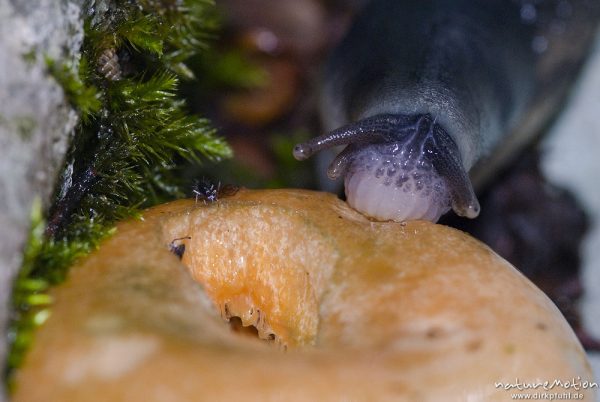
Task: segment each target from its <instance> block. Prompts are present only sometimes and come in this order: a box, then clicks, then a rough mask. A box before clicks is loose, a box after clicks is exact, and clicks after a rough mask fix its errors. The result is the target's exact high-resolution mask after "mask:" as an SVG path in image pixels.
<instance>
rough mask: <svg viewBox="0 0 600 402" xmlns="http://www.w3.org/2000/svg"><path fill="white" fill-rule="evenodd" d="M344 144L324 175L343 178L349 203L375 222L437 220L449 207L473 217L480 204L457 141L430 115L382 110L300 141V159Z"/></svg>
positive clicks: (296, 153)
mask: <svg viewBox="0 0 600 402" xmlns="http://www.w3.org/2000/svg"><path fill="white" fill-rule="evenodd" d="M338 145H347V146H346V148H345V149H344V150H343V151H342V152H341V153H340V154H339V155H338V156H337V157H336V158H335V159H334V160H333V162H332V163H331V165H330V166H329V169H328V172H327V174H328V176H329V178H331V179H337V178H338V177H341V176H344V184H345V189H346V197H347V200H348V203H349V204H350V205H351V206H352V207H353V208H355V209H357V210H358V211H360V212H362V213H364V214H365V215H368V216H371V217H373V218H375V219H378V220H394V221H405V220H411V219H425V220H429V221H432V222H436V221H437V220H438V219H439V218H440V216H441V215H443V214H444V213H446V212H448V211H449V210H450V208H452V209H453V210H454V212H456V214H458V215H460V216H464V217H467V218H475V217H476V216H477V215H478V214H479V202H478V201H477V197H476V196H475V193H474V191H473V187H472V185H471V182H470V180H469V177H468V175H467V172H465V169H464V167H463V165H462V160H461V159H462V158H461V156H460V152H459V150H458V147H457V146H456V143H455V142H454V141H453V140H452V138H451V137H450V136H449V135H448V133H446V131H445V130H444V129H443V128H442V127H441V126H440V125H439V124H437V123H436V121H435V120H434V119H433V118H432V117H431V116H430V115H427V114H426V115H416V116H406V115H391V114H383V115H377V116H374V117H369V118H366V119H363V120H360V121H358V122H356V123H352V124H349V125H347V126H344V127H341V128H339V129H336V130H333V131H332V132H330V133H329V134H326V135H323V136H320V137H316V138H314V139H312V140H311V141H308V142H306V143H303V144H298V145H296V147H295V148H294V157H295V158H296V159H298V160H304V159H307V158H309V157H310V156H312V155H313V154H315V153H316V152H319V151H321V150H323V149H326V148H330V147H334V146H338Z"/></svg>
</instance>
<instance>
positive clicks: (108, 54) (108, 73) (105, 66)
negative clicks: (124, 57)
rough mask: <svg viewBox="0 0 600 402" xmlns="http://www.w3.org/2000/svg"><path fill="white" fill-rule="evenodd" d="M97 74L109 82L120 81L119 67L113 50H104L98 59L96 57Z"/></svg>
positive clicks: (117, 57)
mask: <svg viewBox="0 0 600 402" xmlns="http://www.w3.org/2000/svg"><path fill="white" fill-rule="evenodd" d="M98 72H99V73H100V74H102V75H103V76H104V77H105V78H106V79H107V80H110V81H118V80H120V79H121V65H120V64H119V56H118V55H117V53H116V52H115V49H106V50H104V51H103V52H102V54H100V57H98Z"/></svg>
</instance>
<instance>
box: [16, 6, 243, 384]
mask: <svg viewBox="0 0 600 402" xmlns="http://www.w3.org/2000/svg"><path fill="white" fill-rule="evenodd" d="M92 5H93V7H92ZM94 10H95V11H94ZM87 11H88V12H87V13H86V15H87V16H88V17H87V18H86V21H85V32H84V34H85V35H84V42H83V48H82V57H81V60H80V63H79V66H78V69H77V70H76V72H73V70H72V69H71V68H69V67H68V66H65V65H61V64H59V63H56V62H54V61H52V60H48V61H47V66H48V71H49V73H50V74H51V75H52V76H53V77H54V78H55V79H56V80H57V82H59V83H60V84H61V86H62V87H63V90H64V92H65V94H66V96H67V98H68V100H69V101H70V103H71V104H72V106H73V107H74V108H75V109H77V110H78V111H79V112H80V115H81V117H82V118H81V121H80V124H79V125H78V127H77V129H76V133H75V137H74V140H73V141H72V144H71V147H70V150H69V152H68V155H67V158H66V162H65V168H64V171H63V174H62V176H61V179H60V180H59V183H58V186H57V189H56V198H55V201H54V204H53V206H52V207H51V208H50V211H49V214H48V218H47V219H43V217H42V210H41V207H40V204H39V202H36V204H35V205H36V206H35V208H34V211H33V213H32V224H31V234H30V238H29V241H28V244H27V248H26V250H25V253H24V261H23V266H22V269H21V272H20V274H19V277H18V279H17V280H16V282H15V285H14V292H13V295H14V296H13V303H14V320H13V322H12V327H11V330H10V340H11V345H12V347H11V351H10V356H9V361H8V363H9V374H10V373H11V372H13V371H14V369H15V368H17V367H18V366H19V365H20V364H21V362H22V360H23V357H24V355H25V352H26V350H27V348H28V345H29V344H30V342H31V339H32V336H33V333H34V330H35V328H36V327H37V326H39V325H40V324H41V323H42V322H43V321H44V320H45V318H46V317H48V314H49V311H50V310H49V309H50V308H51V299H50V297H49V296H48V293H47V291H48V288H49V287H50V286H52V285H54V284H58V283H60V282H61V281H63V280H64V278H65V277H66V276H67V274H68V268H69V266H71V265H72V264H73V262H74V260H76V259H77V258H79V257H81V256H83V255H85V254H87V253H88V252H89V251H90V250H93V249H94V248H95V247H97V246H98V244H99V242H100V241H101V240H102V239H103V238H105V237H106V236H108V235H110V234H111V232H112V231H113V229H112V228H113V224H114V222H115V221H116V220H117V219H121V218H123V217H126V216H133V215H135V214H136V213H137V212H138V211H139V210H140V208H143V207H146V206H150V205H152V204H155V203H157V202H161V201H164V200H165V199H170V198H173V197H177V196H181V195H182V194H184V192H185V191H184V190H183V189H182V187H181V186H180V184H179V179H178V176H179V174H178V169H180V167H179V166H178V161H182V160H183V161H188V162H192V163H196V164H198V163H200V162H202V161H204V160H209V161H218V160H221V159H223V158H228V157H230V156H231V150H230V149H229V147H228V146H227V144H226V143H225V142H224V141H223V140H222V139H221V138H219V137H217V136H216V135H215V131H214V129H213V128H212V127H211V126H210V124H209V123H208V121H207V120H205V119H203V118H201V117H199V116H195V115H193V114H190V113H189V112H188V110H187V108H186V105H185V102H184V101H183V100H182V99H181V97H180V96H179V94H178V85H179V82H180V80H181V79H189V78H190V77H192V74H191V72H190V70H189V69H188V68H187V67H186V65H185V62H186V60H187V59H188V58H189V57H191V56H192V55H194V54H195V53H197V52H198V51H200V50H203V49H205V48H206V39H207V38H209V37H210V35H211V32H212V29H213V28H214V21H215V19H214V18H213V17H212V16H213V13H214V11H213V4H212V2H209V1H202V0H200V1H198V0H181V1H177V2H173V1H160V0H159V1H157V0H131V1H127V2H120V1H110V0H95V1H93V2H91V3H90V4H89V5H88V7H87ZM107 53H108V54H113V55H117V56H118V57H119V61H118V62H116V63H113V64H114V65H113V67H114V68H116V69H118V70H119V71H118V73H119V74H117V75H116V77H120V79H118V80H112V79H111V77H110V76H108V75H103V74H102V73H101V70H100V68H99V62H100V59H101V57H102V56H103V55H106V54H107ZM46 222H47V223H46ZM8 377H10V375H9V376H7V378H8Z"/></svg>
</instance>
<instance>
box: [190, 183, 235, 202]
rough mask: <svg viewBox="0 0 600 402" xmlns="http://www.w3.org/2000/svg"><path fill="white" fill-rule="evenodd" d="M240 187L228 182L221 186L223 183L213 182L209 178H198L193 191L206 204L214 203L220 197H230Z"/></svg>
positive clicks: (197, 198)
mask: <svg viewBox="0 0 600 402" xmlns="http://www.w3.org/2000/svg"><path fill="white" fill-rule="evenodd" d="M238 190H239V187H237V186H234V185H231V184H226V185H224V186H221V183H218V184H216V185H215V184H213V183H211V182H210V181H209V180H207V179H202V180H197V181H196V182H195V183H194V187H193V188H192V193H193V194H194V196H195V197H196V202H198V200H202V201H204V203H205V204H212V203H213V202H216V201H218V200H219V198H220V197H229V196H232V195H234V194H235V193H237V192H238Z"/></svg>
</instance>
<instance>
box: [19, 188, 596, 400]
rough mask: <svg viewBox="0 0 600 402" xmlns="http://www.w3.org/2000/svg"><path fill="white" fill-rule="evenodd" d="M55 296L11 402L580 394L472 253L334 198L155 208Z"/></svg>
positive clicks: (499, 273)
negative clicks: (374, 218)
mask: <svg viewBox="0 0 600 402" xmlns="http://www.w3.org/2000/svg"><path fill="white" fill-rule="evenodd" d="M53 297H54V298H55V304H54V307H53V312H52V316H51V317H50V319H49V320H48V322H47V323H46V324H45V325H44V326H43V327H42V328H41V329H40V330H39V331H38V333H37V335H36V340H35V342H34V344H33V346H32V350H31V351H30V353H29V355H28V356H27V358H26V361H25V364H24V366H23V368H22V369H21V370H20V372H19V373H18V375H17V381H16V390H15V394H14V400H15V401H28V402H34V401H45V402H47V401H90V402H91V401H107V400H110V401H137V400H143V401H145V402H150V401H165V400H173V401H187V400H195V401H198V400H207V401H216V400H238V399H239V398H241V397H243V398H244V400H256V401H264V400H286V401H296V400H297V401H305V400H321V401H322V400H356V401H359V400H365V401H366V400H395V401H415V400H421V401H427V400H431V401H439V400H445V401H449V400H466V399H469V400H486V401H489V400H509V399H510V395H511V393H514V391H507V390H505V389H504V386H502V385H500V386H499V385H498V384H503V385H504V384H505V385H510V384H514V383H515V380H516V379H518V381H520V382H521V383H540V382H544V381H549V382H550V383H552V382H553V381H554V380H561V381H573V379H574V380H576V381H581V383H583V382H585V381H593V379H592V375H591V372H590V369H589V366H588V363H587V361H586V358H585V354H584V352H583V350H582V348H581V346H580V345H579V343H578V341H577V339H576V338H575V336H574V335H573V332H572V331H571V329H570V328H569V327H568V325H567V323H566V322H565V320H564V318H563V317H562V316H561V315H560V313H559V312H558V310H557V309H556V307H555V306H554V305H553V304H552V303H551V302H550V301H549V300H548V298H547V297H546V296H545V295H544V294H543V293H542V292H541V291H539V290H538V289H537V288H536V287H535V286H534V285H533V284H531V283H530V282H529V281H528V280H527V279H525V278H524V277H523V276H522V275H521V274H520V273H519V272H518V271H516V270H515V269H514V268H513V267H512V266H511V265H510V264H508V263H507V262H506V261H504V260H503V259H501V258H500V257H499V256H497V255H496V254H495V253H494V252H492V251H491V250H490V249H489V248H487V247H486V246H485V245H483V244H481V243H479V242H478V241H476V240H474V239H472V238H470V237H469V236H468V235H465V234H464V233H462V232H459V231H457V230H454V229H451V228H448V227H445V226H441V225H435V224H432V223H430V222H424V221H413V222H407V223H404V224H400V223H392V222H371V221H369V220H367V219H366V218H365V217H364V216H362V215H360V214H359V213H357V212H355V211H354V210H352V209H351V208H349V207H348V206H347V205H346V204H345V203H344V202H342V201H340V200H338V199H337V198H336V197H335V196H333V195H330V194H323V193H317V192H309V191H301V190H272V191H249V190H241V191H239V192H238V193H237V194H235V195H234V196H231V197H228V198H224V199H220V200H218V201H216V202H214V203H202V202H198V203H196V202H194V200H184V201H177V202H173V203H169V204H165V205H162V206H159V207H155V208H153V209H150V210H148V211H146V212H145V213H144V214H143V218H142V219H140V220H134V221H128V222H124V223H122V224H120V225H119V226H118V229H117V233H116V234H115V235H114V236H113V237H112V238H110V239H109V240H107V241H105V243H104V244H103V245H102V246H101V247H100V248H99V250H97V251H96V252H94V253H93V254H92V255H90V256H89V257H88V258H86V259H84V260H82V261H80V263H79V264H78V265H76V266H75V267H73V268H72V270H71V272H70V276H69V279H68V280H67V282H65V283H64V284H63V285H61V286H59V287H57V288H55V289H54V292H53ZM251 327H254V328H255V330H254V331H252V332H253V333H252V334H251V335H252V336H242V335H243V334H241V333H239V332H240V331H239V329H240V328H242V329H243V328H246V329H248V328H251ZM236 328H237V330H232V329H236ZM242 332H250V331H242ZM578 379H579V380H578ZM538 391H539V390H535V389H534V390H528V391H525V392H529V393H534V392H538ZM555 391H557V392H561V391H563V389H561V388H560V387H558V388H557V389H555ZM592 391H593V390H589V389H581V390H580V391H578V392H579V393H581V394H583V395H585V396H588V397H591V396H592V395H591V392H592Z"/></svg>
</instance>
